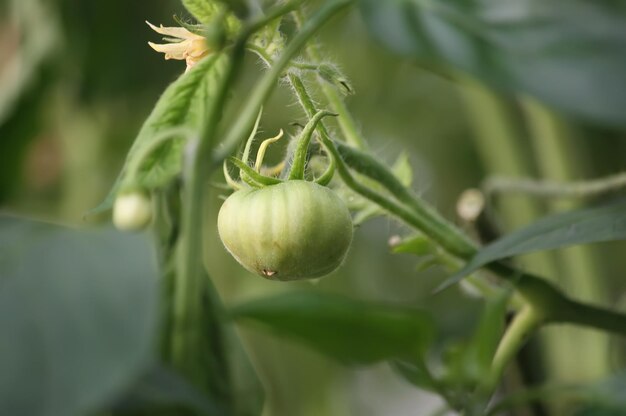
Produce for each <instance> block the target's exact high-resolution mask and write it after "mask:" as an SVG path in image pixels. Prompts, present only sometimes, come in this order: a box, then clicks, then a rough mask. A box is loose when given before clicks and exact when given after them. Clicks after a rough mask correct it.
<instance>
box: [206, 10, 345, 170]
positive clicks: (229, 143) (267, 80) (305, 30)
mask: <svg viewBox="0 0 626 416" xmlns="http://www.w3.org/2000/svg"><path fill="white" fill-rule="evenodd" d="M353 2H354V0H336V1H333V2H330V3H327V4H326V5H324V6H323V7H322V8H321V9H320V10H319V11H318V12H317V13H315V14H314V15H313V16H312V17H311V18H310V19H309V20H307V22H306V23H305V24H304V25H303V26H302V28H301V30H300V31H299V32H298V34H297V35H296V36H295V37H294V38H293V39H292V40H291V42H289V44H288V45H287V47H286V48H285V50H284V51H283V53H282V54H281V55H280V56H279V58H278V59H276V61H275V62H274V64H273V65H272V67H271V68H270V70H269V71H267V72H266V73H265V75H264V76H263V78H261V81H259V83H258V84H257V85H256V87H255V88H254V90H253V91H252V93H251V94H250V97H249V99H248V100H247V102H246V104H245V106H244V108H243V109H242V110H241V115H240V116H239V120H238V122H237V123H236V124H235V125H234V126H233V128H232V129H231V130H230V131H229V132H228V133H227V135H226V137H225V138H224V140H223V142H222V145H223V146H222V147H221V148H220V149H219V150H217V151H216V152H215V154H214V156H213V158H212V163H213V165H218V164H220V163H222V161H223V160H224V159H225V158H226V157H228V156H230V155H231V154H232V153H233V152H234V151H235V149H236V148H237V146H238V145H239V143H240V142H241V140H242V138H243V137H245V135H246V133H247V132H249V131H250V128H251V127H252V125H253V123H254V120H255V117H256V115H257V114H258V112H259V110H260V108H261V105H262V104H263V102H265V100H266V99H267V98H268V97H269V95H270V93H271V92H272V91H273V89H274V87H275V85H276V80H277V79H279V78H280V76H281V73H282V72H283V70H284V69H285V68H286V67H287V65H288V64H289V62H290V61H291V59H292V58H293V57H294V56H295V55H296V54H297V53H298V52H299V51H300V50H301V49H302V47H304V45H305V44H306V42H307V41H308V40H309V39H310V38H311V37H312V36H313V35H314V34H315V32H317V30H318V29H319V28H320V27H321V26H323V25H324V24H325V23H326V22H327V21H328V20H330V19H331V18H332V17H333V16H335V15H336V14H337V13H339V12H340V11H342V10H344V9H345V8H347V7H348V6H349V5H350V4H352V3H353ZM298 3H300V1H299V2H298Z"/></svg>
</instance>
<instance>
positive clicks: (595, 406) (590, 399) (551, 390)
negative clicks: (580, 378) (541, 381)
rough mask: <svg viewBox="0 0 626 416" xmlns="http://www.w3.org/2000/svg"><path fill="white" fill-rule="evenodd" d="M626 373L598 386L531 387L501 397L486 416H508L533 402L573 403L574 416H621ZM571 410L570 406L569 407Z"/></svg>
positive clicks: (625, 398)
mask: <svg viewBox="0 0 626 416" xmlns="http://www.w3.org/2000/svg"><path fill="white" fill-rule="evenodd" d="M625 389H626V373H625V372H624V371H621V372H619V373H617V374H614V375H612V376H610V377H608V378H606V379H604V380H600V381H599V382H596V383H592V384H588V385H581V384H572V385H543V386H536V387H530V388H528V389H524V390H521V391H518V392H515V393H512V394H509V395H508V396H505V397H503V398H502V399H500V400H499V401H498V402H497V403H495V404H494V406H492V408H491V409H490V410H489V412H488V413H487V415H488V416H491V415H499V414H509V413H510V410H511V409H514V408H516V407H521V406H526V405H527V404H529V403H532V402H538V401H550V402H554V401H557V402H574V403H577V404H578V409H576V410H575V411H570V412H569V413H568V414H573V415H575V416H583V415H584V416H620V415H624V414H626V396H624V391H625ZM570 407H571V406H570Z"/></svg>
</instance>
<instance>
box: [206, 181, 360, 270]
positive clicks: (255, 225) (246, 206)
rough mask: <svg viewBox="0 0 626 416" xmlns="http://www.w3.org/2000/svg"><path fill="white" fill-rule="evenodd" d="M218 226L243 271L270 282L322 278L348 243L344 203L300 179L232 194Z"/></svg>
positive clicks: (347, 214)
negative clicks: (248, 271) (245, 270)
mask: <svg viewBox="0 0 626 416" xmlns="http://www.w3.org/2000/svg"><path fill="white" fill-rule="evenodd" d="M217 227H218V231H219V234H220V238H221V239H222V242H223V243H224V246H226V249H227V250H228V251H229V252H230V254H232V255H233V257H234V258H235V259H236V260H237V261H238V262H239V263H240V264H241V265H242V266H243V267H245V268H246V269H248V270H250V271H251V272H254V273H257V274H259V275H261V276H263V277H265V278H267V279H271V280H281V281H286V280H298V279H307V278H314V277H320V276H324V275H326V274H328V273H330V272H332V271H333V270H335V269H336V268H337V267H339V265H340V264H341V262H342V261H343V259H344V257H345V256H346V253H347V252H348V248H349V247H350V243H351V242H352V218H351V217H350V212H349V211H348V208H347V207H346V204H345V203H344V202H343V200H342V199H341V198H339V196H337V194H335V192H333V191H332V190H330V189H329V188H326V187H324V186H321V185H318V184H315V183H312V182H306V181H303V180H291V181H287V182H283V183H280V184H277V185H271V186H267V187H263V188H260V189H256V188H250V189H242V190H240V191H237V192H235V193H234V194H232V195H231V196H230V197H229V198H228V199H226V201H225V202H224V204H223V205H222V208H221V209H220V212H219V215H218V222H217Z"/></svg>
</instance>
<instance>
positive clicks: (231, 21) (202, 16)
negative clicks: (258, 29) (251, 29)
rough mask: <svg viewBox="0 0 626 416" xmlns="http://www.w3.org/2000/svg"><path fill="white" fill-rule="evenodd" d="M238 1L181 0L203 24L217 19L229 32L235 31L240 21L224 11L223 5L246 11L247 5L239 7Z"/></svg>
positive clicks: (238, 10)
mask: <svg viewBox="0 0 626 416" xmlns="http://www.w3.org/2000/svg"><path fill="white" fill-rule="evenodd" d="M240 3H241V4H243V3H242V2H240V1H234V0H229V1H219V0H183V6H185V9H187V11H188V12H189V13H191V15H192V16H193V17H195V18H196V20H197V21H198V22H200V23H204V24H211V23H213V24H215V23H216V22H215V20H216V19H219V20H220V21H219V23H220V24H223V25H224V27H225V28H226V31H227V32H228V33H229V34H231V35H232V34H233V33H235V32H236V31H237V30H238V29H239V27H240V26H241V23H240V22H239V20H238V19H237V18H236V17H235V16H234V15H233V14H232V13H226V7H225V5H226V6H227V7H228V8H230V9H231V10H234V11H237V12H240V13H242V12H244V11H247V7H245V6H243V7H239V4H240Z"/></svg>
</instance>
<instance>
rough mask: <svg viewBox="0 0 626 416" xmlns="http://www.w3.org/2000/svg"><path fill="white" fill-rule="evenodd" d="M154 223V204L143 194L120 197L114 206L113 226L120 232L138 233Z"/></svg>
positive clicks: (129, 194) (136, 193)
mask: <svg viewBox="0 0 626 416" xmlns="http://www.w3.org/2000/svg"><path fill="white" fill-rule="evenodd" d="M150 221H152V204H151V202H150V198H149V196H147V195H146V194H144V193H143V192H138V191H137V192H130V193H124V194H121V195H119V196H118V197H117V198H116V199H115V203H114V204H113V224H114V225H115V227H117V228H118V229H119V230H123V231H138V230H143V229H144V228H146V227H147V226H148V225H149V224H150Z"/></svg>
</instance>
